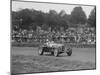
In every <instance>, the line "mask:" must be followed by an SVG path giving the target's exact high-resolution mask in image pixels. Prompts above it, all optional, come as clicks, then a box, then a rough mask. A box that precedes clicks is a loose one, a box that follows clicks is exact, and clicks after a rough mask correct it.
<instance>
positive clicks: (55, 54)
mask: <svg viewBox="0 0 100 75" xmlns="http://www.w3.org/2000/svg"><path fill="white" fill-rule="evenodd" d="M54 56H56V57H57V56H58V50H57V49H55V50H54Z"/></svg>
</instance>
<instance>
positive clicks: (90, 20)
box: [88, 7, 96, 27]
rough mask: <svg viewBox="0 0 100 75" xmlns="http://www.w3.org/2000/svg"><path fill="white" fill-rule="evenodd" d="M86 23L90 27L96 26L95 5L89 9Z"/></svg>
mask: <svg viewBox="0 0 100 75" xmlns="http://www.w3.org/2000/svg"><path fill="white" fill-rule="evenodd" d="M88 24H89V25H90V26H92V27H96V7H95V8H94V9H93V10H92V11H91V13H90V15H89V18H88Z"/></svg>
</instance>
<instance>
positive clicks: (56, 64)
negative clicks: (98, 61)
mask: <svg viewBox="0 0 100 75" xmlns="http://www.w3.org/2000/svg"><path fill="white" fill-rule="evenodd" d="M11 65H12V66H11V73H14V74H15V73H32V72H33V73H36V72H51V71H63V70H81V69H82V70H83V69H95V64H93V63H91V62H81V61H75V60H73V61H71V60H68V59H67V60H64V59H58V58H49V57H43V56H26V55H15V56H14V55H13V56H12V61H11Z"/></svg>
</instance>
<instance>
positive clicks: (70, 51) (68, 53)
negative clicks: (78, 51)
mask: <svg viewBox="0 0 100 75" xmlns="http://www.w3.org/2000/svg"><path fill="white" fill-rule="evenodd" d="M67 50H68V51H67V52H66V53H67V55H68V56H71V55H72V49H71V48H69V49H67Z"/></svg>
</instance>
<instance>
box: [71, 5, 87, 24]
mask: <svg viewBox="0 0 100 75" xmlns="http://www.w3.org/2000/svg"><path fill="white" fill-rule="evenodd" d="M86 21H87V18H86V15H85V13H84V11H83V10H82V7H75V8H74V9H73V10H72V12H71V18H70V22H71V23H72V24H85V23H86Z"/></svg>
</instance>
